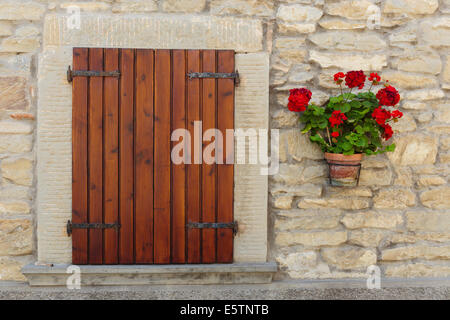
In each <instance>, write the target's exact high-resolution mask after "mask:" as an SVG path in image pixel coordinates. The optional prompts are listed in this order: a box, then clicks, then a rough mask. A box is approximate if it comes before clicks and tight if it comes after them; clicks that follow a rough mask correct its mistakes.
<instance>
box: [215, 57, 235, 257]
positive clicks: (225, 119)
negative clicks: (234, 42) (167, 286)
mask: <svg viewBox="0 0 450 320" xmlns="http://www.w3.org/2000/svg"><path fill="white" fill-rule="evenodd" d="M217 71H218V72H227V73H229V72H233V71H234V51H230V50H226V51H218V67H217ZM217 81H218V84H217V86H218V89H217V90H218V93H217V95H218V106H217V118H218V129H219V130H220V131H221V132H222V133H223V134H224V151H225V152H224V153H223V159H224V163H223V164H219V165H218V183H217V186H218V197H217V198H218V202H217V206H218V210H217V221H218V222H232V221H233V185H234V181H233V180H234V167H233V165H232V164H226V162H227V161H226V160H227V158H228V159H233V158H234V152H233V151H234V145H233V140H232V139H227V137H226V129H234V81H233V79H219V80H217ZM228 162H230V161H228ZM232 261H233V231H232V230H231V229H219V230H218V231H217V262H220V263H227V262H232Z"/></svg>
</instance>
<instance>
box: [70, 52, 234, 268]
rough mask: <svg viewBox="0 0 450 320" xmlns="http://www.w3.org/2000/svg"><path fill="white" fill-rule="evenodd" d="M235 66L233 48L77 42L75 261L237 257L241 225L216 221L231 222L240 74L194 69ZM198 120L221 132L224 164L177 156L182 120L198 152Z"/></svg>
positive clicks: (178, 260)
mask: <svg viewBox="0 0 450 320" xmlns="http://www.w3.org/2000/svg"><path fill="white" fill-rule="evenodd" d="M234 69H235V66H234V51H229V50H223V51H222V50H150V49H101V48H74V50H73V70H74V72H75V74H74V76H73V122H72V125H73V188H72V193H73V194H72V201H73V202H72V208H73V216H72V221H71V224H69V227H70V225H71V226H72V228H69V229H71V232H72V243H73V263H74V264H152V263H155V264H169V263H230V262H232V260H233V230H232V229H231V228H230V227H229V226H224V225H217V223H228V224H230V223H231V222H233V184H234V183H233V175H234V167H233V164H227V162H229V159H228V161H227V159H226V156H228V157H231V158H232V157H233V156H234V155H233V148H234V147H233V141H230V142H231V143H227V140H226V139H227V138H226V129H233V128H234V87H235V82H234V79H232V78H219V79H217V78H209V77H206V78H202V77H200V78H196V77H194V78H189V77H187V74H189V73H192V72H197V73H199V72H201V73H206V72H210V73H233V72H234ZM116 70H118V71H119V73H120V76H119V77H117V76H114V75H115V74H114V71H116ZM76 71H106V72H113V73H107V74H105V73H102V74H94V75H92V74H91V75H90V76H86V75H83V74H81V75H80V74H76ZM195 121H202V125H203V131H205V130H207V129H209V128H218V129H219V130H220V131H221V132H222V133H223V136H224V141H223V149H224V150H223V152H219V151H218V149H216V152H217V154H216V156H217V157H219V156H223V159H222V160H223V161H222V162H223V163H224V164H206V163H202V164H194V163H192V164H181V165H176V164H174V163H172V162H171V158H170V156H171V150H172V147H173V146H174V145H175V144H177V143H178V142H171V133H172V132H173V130H175V129H177V128H185V129H187V130H189V132H190V133H191V137H192V146H191V148H190V150H189V152H190V154H191V156H192V161H193V160H194V154H195V151H196V150H195V148H194V141H193V140H194V122H195ZM198 143H199V146H200V148H199V150H200V152H201V151H202V150H203V148H204V147H205V146H207V145H208V144H209V143H210V142H209V141H206V142H204V143H202V141H199V142H198ZM217 147H218V146H217ZM227 147H228V150H226V151H227V152H225V149H226V148H227ZM199 223H200V224H201V225H199ZM208 223H209V224H208ZM211 223H212V224H211ZM213 224H214V225H213Z"/></svg>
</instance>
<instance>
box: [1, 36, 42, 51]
mask: <svg viewBox="0 0 450 320" xmlns="http://www.w3.org/2000/svg"><path fill="white" fill-rule="evenodd" d="M40 45H41V44H40V40H39V37H18V36H12V37H9V38H5V39H3V41H2V43H1V45H0V52H34V51H35V50H36V49H38V48H39V47H40Z"/></svg>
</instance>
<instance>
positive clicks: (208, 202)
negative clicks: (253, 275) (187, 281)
mask: <svg viewBox="0 0 450 320" xmlns="http://www.w3.org/2000/svg"><path fill="white" fill-rule="evenodd" d="M202 65H203V66H202V71H203V72H216V51H215V50H204V51H203V58H202ZM202 81H203V84H202V99H201V100H202V107H201V109H202V120H203V133H205V132H206V131H207V130H208V129H213V130H214V129H215V128H216V80H215V79H203V80H202ZM211 140H212V141H204V142H203V150H205V148H206V151H207V152H206V154H208V155H211V157H212V159H213V163H212V164H208V163H207V162H209V163H211V162H210V161H208V160H207V159H205V158H203V164H202V219H201V221H202V222H216V166H215V164H214V163H215V161H214V158H215V151H214V152H210V151H208V150H211V144H212V145H215V141H214V138H212V139H211ZM208 145H209V147H207V146H208ZM201 232H202V236H201V239H202V262H203V263H213V262H215V261H216V230H215V229H203V230H202V231H201Z"/></svg>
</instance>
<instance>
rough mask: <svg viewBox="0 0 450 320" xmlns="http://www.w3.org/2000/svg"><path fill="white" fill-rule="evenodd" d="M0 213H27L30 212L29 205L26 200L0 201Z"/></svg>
mask: <svg viewBox="0 0 450 320" xmlns="http://www.w3.org/2000/svg"><path fill="white" fill-rule="evenodd" d="M0 213H1V214H8V215H9V214H28V213H30V205H29V204H28V203H27V202H23V201H15V202H11V201H8V202H0Z"/></svg>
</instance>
